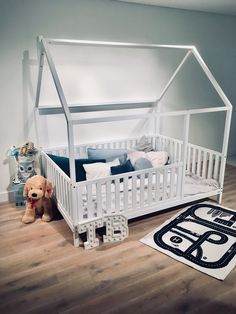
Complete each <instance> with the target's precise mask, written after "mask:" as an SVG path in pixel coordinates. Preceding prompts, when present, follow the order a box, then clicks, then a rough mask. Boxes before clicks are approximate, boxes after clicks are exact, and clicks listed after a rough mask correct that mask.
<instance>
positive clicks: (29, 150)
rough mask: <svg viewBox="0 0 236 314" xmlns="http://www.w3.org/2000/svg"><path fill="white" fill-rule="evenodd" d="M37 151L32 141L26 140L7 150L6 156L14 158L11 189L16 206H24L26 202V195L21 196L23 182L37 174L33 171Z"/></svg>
mask: <svg viewBox="0 0 236 314" xmlns="http://www.w3.org/2000/svg"><path fill="white" fill-rule="evenodd" d="M37 153H38V150H37V149H36V148H35V147H34V143H32V142H26V143H24V144H23V145H22V146H20V147H15V146H13V147H12V148H11V149H10V150H9V152H8V156H9V157H11V158H13V159H14V162H15V168H16V170H15V173H14V177H13V180H12V190H13V194H14V200H15V204H16V206H17V207H20V206H24V205H25V203H26V197H24V196H23V190H24V186H25V182H26V181H27V180H28V179H29V178H30V177H32V176H34V175H36V174H37V172H36V171H35V163H36V159H37Z"/></svg>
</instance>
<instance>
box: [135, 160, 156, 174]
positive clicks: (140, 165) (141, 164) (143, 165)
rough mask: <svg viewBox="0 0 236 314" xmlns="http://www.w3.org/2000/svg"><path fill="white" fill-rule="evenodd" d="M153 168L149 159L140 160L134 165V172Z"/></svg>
mask: <svg viewBox="0 0 236 314" xmlns="http://www.w3.org/2000/svg"><path fill="white" fill-rule="evenodd" d="M149 168H152V163H151V161H150V160H148V159H147V158H143V157H141V158H139V159H137V160H136V162H135V164H134V170H136V171H137V170H143V169H149Z"/></svg>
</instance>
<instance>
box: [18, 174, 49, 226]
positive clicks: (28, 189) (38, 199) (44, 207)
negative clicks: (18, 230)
mask: <svg viewBox="0 0 236 314" xmlns="http://www.w3.org/2000/svg"><path fill="white" fill-rule="evenodd" d="M23 194H24V196H26V197H27V202H26V210H25V213H24V216H23V218H22V222H23V223H26V224H27V223H31V222H34V221H35V218H36V215H41V216H42V220H43V221H46V222H49V221H51V220H52V218H53V212H52V199H51V198H52V184H51V182H49V181H48V180H47V179H45V178H44V177H43V176H39V175H35V176H33V177H31V178H29V179H28V180H27V181H26V183H25V187H24V192H23Z"/></svg>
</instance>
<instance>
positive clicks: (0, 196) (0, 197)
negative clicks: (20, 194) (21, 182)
mask: <svg viewBox="0 0 236 314" xmlns="http://www.w3.org/2000/svg"><path fill="white" fill-rule="evenodd" d="M12 200H13V191H5V192H0V203H3V202H12Z"/></svg>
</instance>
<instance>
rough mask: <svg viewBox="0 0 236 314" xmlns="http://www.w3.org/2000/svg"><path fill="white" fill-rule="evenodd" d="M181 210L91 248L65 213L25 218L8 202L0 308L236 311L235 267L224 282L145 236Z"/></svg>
mask: <svg viewBox="0 0 236 314" xmlns="http://www.w3.org/2000/svg"><path fill="white" fill-rule="evenodd" d="M223 205H224V206H227V207H230V208H232V209H236V167H232V166H228V167H227V171H226V177H225V190H224V197H223ZM178 210H180V208H178V209H174V210H172V211H168V212H165V213H161V214H158V215H154V216H151V217H146V218H144V219H140V220H136V221H133V222H131V223H130V224H129V231H130V236H129V238H128V239H126V240H125V241H123V242H121V243H116V244H102V245H101V246H100V247H99V248H97V249H94V250H91V251H85V250H84V249H83V248H82V247H80V248H74V247H73V243H72V233H71V231H70V229H69V228H68V226H67V225H66V223H65V221H64V220H59V221H53V222H51V223H44V222H41V220H40V219H38V220H37V221H36V222H35V223H34V224H31V225H23V224H22V223H21V216H22V214H23V211H24V209H22V208H16V207H15V206H14V205H12V204H9V203H5V204H1V205H0V234H1V242H0V254H1V256H0V271H1V273H0V274H1V277H0V302H1V303H0V313H4V314H5V313H6V314H8V313H17V314H20V313H28V312H30V313H45V314H47V313H50V314H53V313H79V314H83V313H86V314H90V313H122V314H124V313H131V314H132V313H133V314H136V313H161V314H162V313H168V314H172V313H201V314H203V313H214V314H216V313H220V314H224V313H225V314H229V313H236V267H235V269H234V270H233V271H232V272H231V273H230V274H229V275H228V277H227V278H226V279H225V280H224V281H223V282H222V281H219V280H217V279H214V278H212V277H210V276H208V275H205V274H203V273H201V272H199V271H197V270H194V269H192V268H190V267H188V266H186V265H184V264H182V263H180V262H177V261H175V260H174V259H172V258H170V257H167V256H165V255H164V254H162V253H160V252H158V251H156V250H153V249H151V248H149V247H148V246H146V245H144V244H142V243H140V242H139V239H140V238H141V237H143V236H144V235H146V234H147V233H149V232H150V231H152V230H153V229H154V228H155V227H157V226H158V225H160V224H161V223H163V222H164V221H165V220H166V219H167V218H169V217H171V216H172V215H173V214H175V213H176V212H177V211H178Z"/></svg>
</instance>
